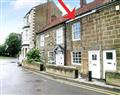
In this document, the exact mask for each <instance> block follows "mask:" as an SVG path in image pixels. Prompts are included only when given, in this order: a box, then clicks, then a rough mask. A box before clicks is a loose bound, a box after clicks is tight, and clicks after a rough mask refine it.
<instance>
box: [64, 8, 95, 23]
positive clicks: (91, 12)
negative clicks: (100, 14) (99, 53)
mask: <svg viewBox="0 0 120 95" xmlns="http://www.w3.org/2000/svg"><path fill="white" fill-rule="evenodd" d="M96 11H97V10H96V9H94V10H92V11H90V12H88V13H86V14H83V15H80V16H77V17H75V19H70V20H68V21H66V22H65V23H66V24H67V23H69V22H72V21H74V20H77V19H80V18H82V17H85V16H88V15H90V14H93V13H95V12H96Z"/></svg>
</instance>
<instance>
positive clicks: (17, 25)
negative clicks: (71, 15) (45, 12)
mask: <svg viewBox="0 0 120 95" xmlns="http://www.w3.org/2000/svg"><path fill="white" fill-rule="evenodd" d="M53 1H54V2H55V3H56V5H57V6H58V7H59V8H60V10H61V11H62V12H63V13H64V14H65V10H64V9H63V8H62V7H61V6H60V4H59V3H58V0H53ZM63 1H64V2H65V3H66V5H67V6H68V7H69V8H70V9H73V8H74V7H76V8H78V7H79V0H63ZM45 2H46V0H0V44H3V43H4V41H5V39H6V37H7V36H8V35H9V34H10V33H11V32H17V33H20V32H22V29H21V28H22V27H23V17H24V15H25V14H26V13H27V12H28V11H29V10H30V9H31V8H32V7H33V6H36V5H39V4H41V3H45Z"/></svg>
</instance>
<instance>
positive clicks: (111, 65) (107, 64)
mask: <svg viewBox="0 0 120 95" xmlns="http://www.w3.org/2000/svg"><path fill="white" fill-rule="evenodd" d="M107 52H108V53H111V52H112V54H113V55H112V58H111V59H107V55H106V53H107ZM116 68H117V63H116V50H104V51H103V79H105V72H106V71H116Z"/></svg>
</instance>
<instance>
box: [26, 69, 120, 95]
mask: <svg viewBox="0 0 120 95" xmlns="http://www.w3.org/2000/svg"><path fill="white" fill-rule="evenodd" d="M27 70H28V69H27ZM28 71H29V72H31V73H33V74H36V75H39V76H42V77H44V78H48V79H50V80H53V81H56V82H60V83H63V84H67V85H71V86H75V87H79V88H82V89H87V90H90V91H95V92H99V93H103V94H107V95H120V93H117V92H113V91H109V90H104V89H100V88H95V87H91V86H87V85H83V84H77V83H73V82H69V81H66V80H60V79H58V78H57V79H53V78H52V77H50V76H47V75H43V74H40V73H38V72H35V71H30V70H28Z"/></svg>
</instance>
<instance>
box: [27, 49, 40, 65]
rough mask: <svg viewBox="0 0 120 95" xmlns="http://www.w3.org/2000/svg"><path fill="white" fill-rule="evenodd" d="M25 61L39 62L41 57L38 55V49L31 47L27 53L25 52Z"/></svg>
mask: <svg viewBox="0 0 120 95" xmlns="http://www.w3.org/2000/svg"><path fill="white" fill-rule="evenodd" d="M27 61H28V62H29V63H31V62H34V61H35V62H41V57H40V51H39V50H38V49H36V48H33V49H31V50H30V51H29V52H28V53H27Z"/></svg>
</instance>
